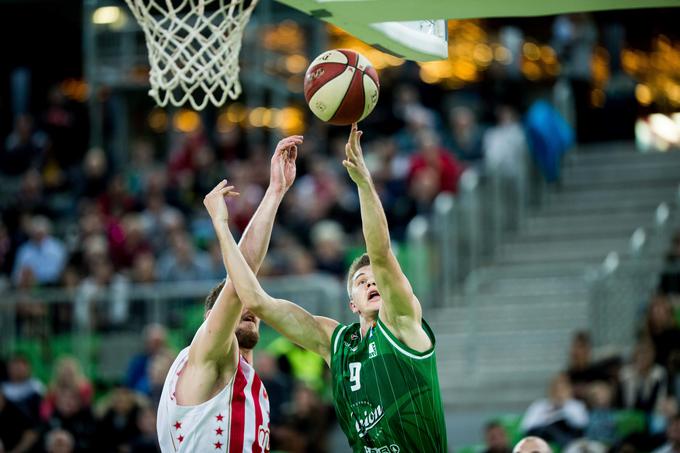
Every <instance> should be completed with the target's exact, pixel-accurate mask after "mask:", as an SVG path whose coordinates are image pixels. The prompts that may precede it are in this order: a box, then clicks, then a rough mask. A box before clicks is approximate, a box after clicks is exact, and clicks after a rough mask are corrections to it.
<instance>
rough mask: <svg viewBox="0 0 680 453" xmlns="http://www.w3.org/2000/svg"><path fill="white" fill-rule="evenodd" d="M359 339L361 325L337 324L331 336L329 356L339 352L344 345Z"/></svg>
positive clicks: (356, 323)
mask: <svg viewBox="0 0 680 453" xmlns="http://www.w3.org/2000/svg"><path fill="white" fill-rule="evenodd" d="M359 338H361V324H360V323H358V322H355V323H352V324H338V325H337V326H336V327H335V330H333V335H331V354H336V353H337V352H338V351H340V350H341V349H342V348H343V347H344V344H345V343H349V342H351V341H354V340H357V339H359Z"/></svg>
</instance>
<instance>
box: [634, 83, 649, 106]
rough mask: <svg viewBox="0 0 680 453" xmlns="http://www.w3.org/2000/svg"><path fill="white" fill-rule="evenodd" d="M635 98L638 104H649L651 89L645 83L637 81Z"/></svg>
mask: <svg viewBox="0 0 680 453" xmlns="http://www.w3.org/2000/svg"><path fill="white" fill-rule="evenodd" d="M635 99H637V101H638V102H639V103H640V105H649V104H651V103H652V90H650V89H649V87H648V86H647V85H643V84H641V83H639V84H638V85H637V86H636V87H635Z"/></svg>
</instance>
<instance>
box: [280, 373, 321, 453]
mask: <svg viewBox="0 0 680 453" xmlns="http://www.w3.org/2000/svg"><path fill="white" fill-rule="evenodd" d="M332 421H333V409H332V408H331V407H330V406H328V405H326V404H324V403H323V402H322V401H321V400H320V399H319V396H318V395H317V394H316V393H315V392H314V391H313V390H312V389H310V388H309V387H307V386H306V385H304V384H302V383H300V384H298V385H297V386H296V388H295V392H294V394H293V401H292V404H291V406H290V407H289V409H288V411H287V414H286V416H285V418H284V422H283V426H282V427H281V428H280V429H278V430H277V431H278V432H277V433H275V435H276V437H277V438H278V439H279V441H280V446H279V448H280V449H283V450H284V451H287V452H290V453H325V452H329V451H330V450H329V445H328V431H329V429H330V424H331V422H332Z"/></svg>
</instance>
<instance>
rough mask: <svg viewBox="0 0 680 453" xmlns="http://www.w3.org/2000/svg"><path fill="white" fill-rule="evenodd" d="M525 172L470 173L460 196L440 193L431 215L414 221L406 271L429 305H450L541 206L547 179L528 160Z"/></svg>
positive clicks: (523, 166)
mask: <svg viewBox="0 0 680 453" xmlns="http://www.w3.org/2000/svg"><path fill="white" fill-rule="evenodd" d="M520 168H521V170H520V171H518V172H516V173H514V174H506V173H503V172H502V171H500V169H488V170H487V171H486V173H485V174H484V175H481V174H480V173H479V172H478V171H477V170H475V169H473V168H470V169H467V170H466V171H465V172H464V173H463V175H462V176H461V179H460V183H459V192H458V193H457V194H456V195H453V194H450V193H442V194H440V195H438V196H437V198H436V199H435V200H434V203H433V206H432V212H431V213H430V214H429V215H419V216H417V217H415V218H414V219H413V220H412V221H411V224H410V225H409V228H408V230H407V243H408V248H409V256H410V260H409V262H408V266H407V269H408V271H407V272H408V273H409V277H410V278H411V279H412V280H413V282H414V287H415V289H416V293H417V294H419V297H420V299H421V302H422V303H423V305H424V306H426V307H442V306H449V305H450V298H451V296H452V295H453V294H454V293H455V291H456V288H457V287H458V285H459V284H460V283H461V282H463V281H464V280H465V279H466V277H467V276H468V275H469V274H470V272H471V271H472V270H474V269H476V268H478V267H479V266H481V265H484V264H486V263H488V262H489V261H490V260H491V258H492V257H493V254H494V252H495V250H496V248H497V246H498V245H499V244H500V243H501V241H502V240H503V237H504V235H506V234H507V233H509V232H513V231H517V230H518V229H519V228H520V227H521V225H522V224H523V222H524V221H525V220H526V217H527V215H528V212H529V208H530V207H531V206H538V205H540V204H541V203H542V200H543V199H544V193H545V191H546V183H545V181H544V180H543V179H542V177H541V176H540V175H538V174H537V173H536V170H535V169H534V167H533V166H532V165H531V164H530V162H529V161H528V159H527V160H526V161H525V162H523V163H522V164H521V165H520Z"/></svg>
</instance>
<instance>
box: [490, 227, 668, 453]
mask: <svg viewBox="0 0 680 453" xmlns="http://www.w3.org/2000/svg"><path fill="white" fill-rule="evenodd" d="M679 264H680V231H678V232H677V233H676V234H675V236H674V238H673V241H672V245H671V248H670V249H669V251H668V255H667V265H666V267H665V270H664V271H663V273H662V275H661V278H660V283H659V286H658V290H657V291H656V293H655V294H654V296H653V297H652V298H651V300H650V301H649V302H648V303H646V304H645V306H644V307H643V309H642V312H643V315H642V316H641V318H640V321H639V328H638V332H637V337H636V338H635V344H634V347H633V349H632V351H631V353H630V354H629V355H619V354H616V353H612V352H610V351H606V350H602V351H599V352H598V351H596V350H595V348H594V347H593V344H592V341H591V336H590V334H589V332H586V331H579V332H575V333H574V335H573V337H572V341H571V346H570V350H569V355H568V362H567V366H566V367H565V369H564V370H563V371H562V372H560V373H559V374H557V375H555V376H554V377H553V378H552V379H551V381H550V383H549V385H548V389H547V394H546V397H545V398H541V399H539V400H536V401H534V402H533V403H532V404H531V405H530V406H529V407H528V408H527V410H526V412H525V413H524V415H523V416H522V417H521V422H520V424H519V426H518V427H517V428H518V432H519V433H521V434H523V435H536V436H539V437H542V438H544V439H546V440H547V441H549V442H550V443H551V444H552V445H553V446H554V447H555V449H560V450H562V451H565V452H582V451H588V452H593V453H597V452H607V451H610V452H655V453H673V452H680V410H679V406H678V403H679V402H680V400H679V398H680V324H679V321H680V266H678V265H679ZM508 428H509V426H507V424H504V423H501V422H500V421H496V420H494V421H491V422H490V423H489V424H488V425H487V426H486V430H485V440H486V446H487V452H489V453H509V452H510V451H511V450H512V447H511V438H510V437H511V436H510V435H509V434H510V433H509V432H508V431H509V429H508Z"/></svg>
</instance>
